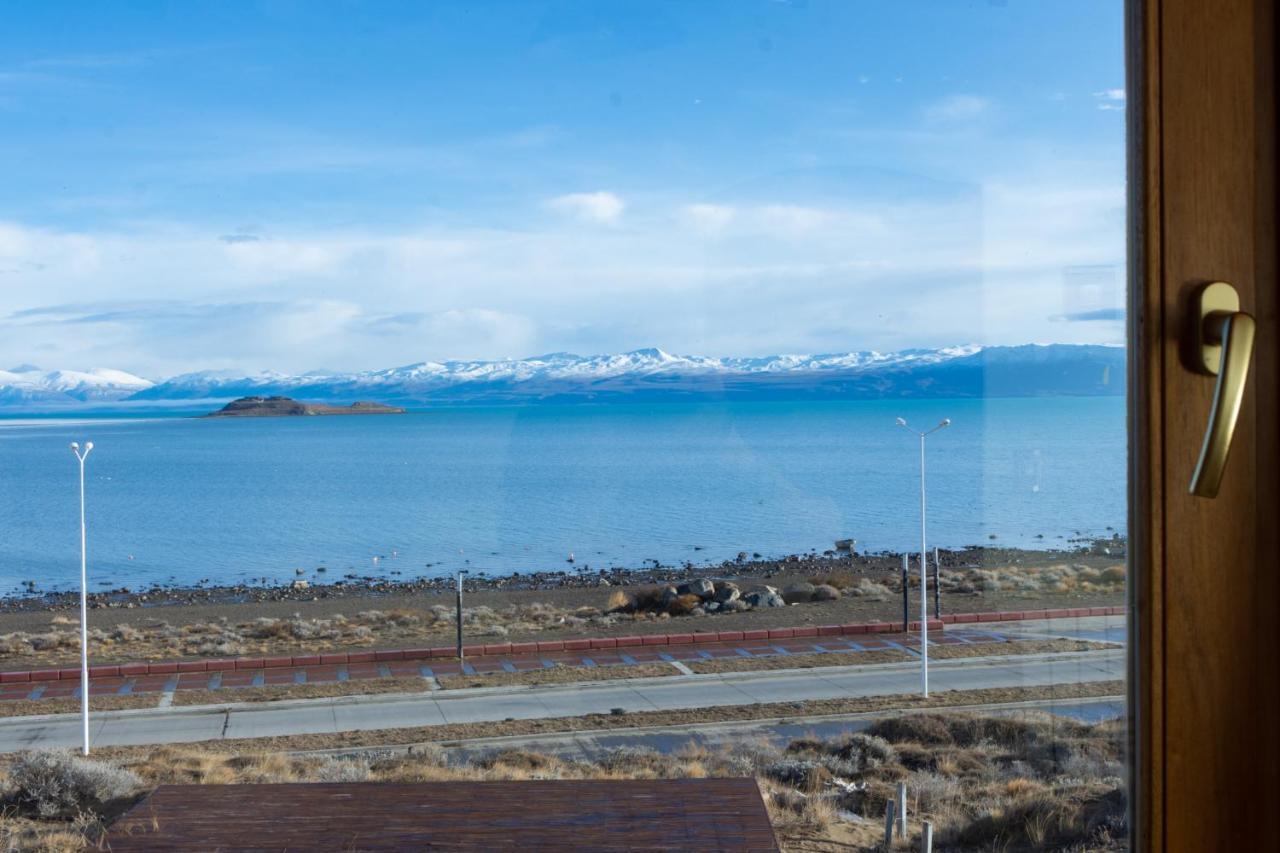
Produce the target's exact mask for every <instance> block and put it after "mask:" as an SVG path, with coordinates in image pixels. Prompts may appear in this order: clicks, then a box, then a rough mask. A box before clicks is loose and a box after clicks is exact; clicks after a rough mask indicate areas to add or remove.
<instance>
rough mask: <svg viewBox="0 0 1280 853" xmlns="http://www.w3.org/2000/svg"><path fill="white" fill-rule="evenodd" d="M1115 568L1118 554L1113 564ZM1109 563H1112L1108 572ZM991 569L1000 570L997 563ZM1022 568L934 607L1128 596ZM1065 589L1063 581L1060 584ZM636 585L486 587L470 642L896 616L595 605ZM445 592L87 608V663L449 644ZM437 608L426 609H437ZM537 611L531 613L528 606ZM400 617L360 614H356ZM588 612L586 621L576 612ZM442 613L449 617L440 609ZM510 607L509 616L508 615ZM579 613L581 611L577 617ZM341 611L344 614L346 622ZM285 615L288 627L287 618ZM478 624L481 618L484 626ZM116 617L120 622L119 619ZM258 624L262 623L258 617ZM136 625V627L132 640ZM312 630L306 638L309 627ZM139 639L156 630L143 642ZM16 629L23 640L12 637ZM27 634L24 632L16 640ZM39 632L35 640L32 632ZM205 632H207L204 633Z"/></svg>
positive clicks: (56, 660)
mask: <svg viewBox="0 0 1280 853" xmlns="http://www.w3.org/2000/svg"><path fill="white" fill-rule="evenodd" d="M1112 565H1113V566H1114V561H1112ZM1112 570H1113V571H1114V569H1112ZM995 571H996V572H998V571H999V570H998V569H997V570H995ZM1023 571H1025V570H1024V569H1022V568H1019V569H1017V570H1014V569H1009V570H1008V571H1007V572H1006V575H1005V576H1006V577H1007V578H1008V580H1007V581H1002V582H1001V583H1000V584H999V585H1000V588H998V589H984V590H979V591H974V592H963V593H961V592H944V594H943V596H942V612H943V613H944V614H945V613H973V612H978V613H981V612H991V611H1009V610H1037V609H1049V608H1067V607H1094V606H1113V605H1119V604H1123V603H1124V587H1123V575H1121V576H1120V580H1119V582H1118V583H1113V584H1112V585H1110V586H1108V587H1100V586H1095V585H1092V584H1083V585H1080V586H1078V587H1073V588H1071V589H1068V590H1066V591H1055V589H1054V588H1053V587H1050V586H1049V585H1048V584H1040V585H1039V587H1040V588H1034V587H1033V586H1032V585H1031V584H1028V583H1025V582H1023V579H1024V575H1023V574H1021V573H1022V572H1023ZM823 579H824V578H823V576H817V575H815V574H814V573H812V572H804V573H797V574H790V575H788V574H775V575H772V576H770V577H768V578H758V577H750V576H747V577H738V578H736V579H735V582H737V583H739V584H740V585H741V586H742V587H743V588H744V589H746V588H749V587H750V586H752V585H757V584H764V583H767V584H769V585H771V586H774V587H778V588H784V587H786V586H788V585H790V584H793V583H797V582H802V581H803V582H810V581H814V580H823ZM1058 586H1059V587H1060V586H1062V585H1061V584H1059V585H1058ZM636 589H640V587H629V588H628V587H622V588H619V587H603V588H568V589H545V590H485V591H479V592H475V593H469V594H468V595H467V596H466V599H465V602H464V603H465V606H466V608H467V609H468V611H474V612H476V613H480V612H482V611H485V612H489V614H490V615H489V616H486V617H485V619H484V620H481V621H480V622H478V623H477V624H476V625H471V624H467V625H465V626H464V628H465V630H464V637H465V639H466V641H467V642H472V643H498V642H508V641H515V642H521V641H528V640H553V639H562V638H575V637H609V636H626V635H634V634H654V633H669V632H670V633H678V632H686V631H689V632H697V631H740V630H753V629H762V628H788V627H799V626H806V625H828V624H846V623H856V622H872V621H887V622H897V621H901V619H902V610H903V608H902V597H901V594H900V593H898V592H891V593H889V594H878V595H866V594H859V595H855V594H845V595H843V596H842V597H840V598H839V599H838V600H834V601H822V602H805V603H800V604H792V605H790V606H786V607H775V608H757V609H753V610H748V611H744V612H736V613H716V614H705V615H686V616H671V615H669V614H666V613H643V614H634V615H632V614H628V615H620V616H616V617H615V616H610V615H607V614H604V613H603V611H604V610H605V609H606V608H607V607H608V604H609V600H610V597H611V596H613V595H615V594H616V593H618V592H620V591H621V592H628V591H634V590H636ZM453 604H454V600H453V596H452V595H448V594H442V593H438V592H432V593H421V594H414V595H409V594H389V595H381V594H371V595H368V596H365V597H354V596H347V597H343V598H338V599H317V600H315V601H283V602H253V603H219V604H195V605H168V606H161V607H140V608H135V609H127V610H126V609H111V610H105V609H99V610H94V611H91V612H90V614H89V624H90V628H91V629H97V630H98V631H99V632H102V633H101V636H100V637H99V639H96V640H95V639H92V638H91V641H90V659H91V661H92V662H94V663H117V662H125V661H137V660H178V659H191V658H198V657H219V658H223V657H236V656H245V655H259V654H267V655H271V654H289V653H293V654H300V653H309V652H316V651H328V652H333V651H356V650H360V651H363V650H368V649H378V648H404V647H421V646H440V645H451V644H452V643H453V642H454V637H455V627H454V625H453V623H452V621H449V620H451V619H452V609H453ZM433 608H434V611H433ZM529 609H534V610H539V609H540V610H541V611H543V612H541V613H539V614H538V615H537V618H536V619H533V620H531V619H529V618H526V617H525V615H524V612H525V611H528V610H529ZM908 610H909V612H910V614H911V615H912V617H913V618H915V617H916V615H917V614H918V613H919V603H918V595H917V594H916V592H915V590H912V591H911V594H910V595H909V599H908ZM371 612H372V613H374V614H408V615H409V617H408V618H407V619H404V620H400V621H396V620H395V619H381V620H374V619H372V618H370V619H367V620H364V621H363V622H361V616H362V614H367V613H371ZM582 613H586V614H587V616H586V617H585V618H582V616H581V615H580V614H582ZM442 614H443V616H444V617H445V618H442ZM508 614H514V615H508ZM575 614H579V615H575ZM264 620H266V621H270V620H275V621H277V622H280V623H282V624H281V625H279V626H277V628H279V629H280V630H275V629H273V630H270V631H265V630H257V629H254V630H255V631H256V633H253V634H251V635H250V636H249V637H240V638H236V640H235V642H232V643H226V642H223V641H222V637H221V635H220V633H219V631H220V630H222V629H219V630H213V627H214V626H219V625H221V626H224V627H228V626H229V627H235V626H244V625H248V624H250V623H262V622H263V621H264ZM333 620H338V621H339V622H340V623H342V624H343V625H346V626H347V627H349V628H351V629H352V630H335V629H332V628H329V629H326V630H325V631H315V632H312V631H304V630H301V629H305V628H307V627H308V626H307V625H299V624H298V623H313V624H321V623H323V624H326V625H329V624H330V623H332V622H333ZM342 620H349V622H342ZM285 622H291V623H293V630H292V631H291V630H289V627H290V626H288V625H285V624H283V623H285ZM481 623H482V624H481ZM121 626H123V627H121ZM259 627H260V626H259ZM77 631H78V623H77V621H76V619H75V614H74V613H72V614H68V613H65V612H61V611H59V612H49V611H18V612H5V613H0V670H19V669H27V668H38V667H46V666H66V665H72V664H74V663H75V661H76V660H77V659H78V651H79V643H78V639H77V637H76V633H77ZM139 633H140V634H141V635H143V636H141V637H139V636H138V635H139ZM310 634H314V636H309V635H310ZM147 637H153V638H154V639H153V640H148V639H147ZM13 638H18V640H20V641H12V640H13ZM24 638H25V639H24ZM32 638H37V639H38V640H39V642H36V640H33V639H32ZM206 638H207V639H206Z"/></svg>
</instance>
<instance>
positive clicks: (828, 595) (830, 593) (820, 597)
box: [813, 583, 840, 601]
mask: <svg viewBox="0 0 1280 853" xmlns="http://www.w3.org/2000/svg"><path fill="white" fill-rule="evenodd" d="M839 597H840V590H838V589H836V588H835V587H834V586H829V585H828V584H825V583H824V584H819V585H818V586H815V587H814V588H813V600H814V601H835V600H836V599H838V598H839Z"/></svg>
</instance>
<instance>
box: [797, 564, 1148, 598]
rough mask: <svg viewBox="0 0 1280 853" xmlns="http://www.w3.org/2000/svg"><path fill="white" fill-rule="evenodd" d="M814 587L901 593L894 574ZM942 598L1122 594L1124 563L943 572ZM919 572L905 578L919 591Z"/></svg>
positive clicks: (823, 578) (853, 576) (838, 575)
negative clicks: (985, 594) (1038, 594)
mask: <svg viewBox="0 0 1280 853" xmlns="http://www.w3.org/2000/svg"><path fill="white" fill-rule="evenodd" d="M809 582H810V583H812V584H815V585H824V584H825V585H827V586H832V587H835V588H836V589H838V590H840V591H841V592H842V593H844V594H845V595H859V596H869V597H872V598H876V597H884V596H888V595H900V594H901V593H902V580H901V578H900V576H898V575H896V574H889V575H883V576H880V577H879V578H878V579H875V580H873V579H871V578H869V577H867V576H866V575H863V574H858V573H855V572H835V573H831V574H825V575H818V576H815V577H812V578H810V579H809ZM938 582H939V587H940V589H941V590H942V593H943V595H947V594H960V595H981V594H982V593H993V592H1005V593H1009V592H1013V593H1036V592H1039V593H1054V594H1067V593H1099V592H1101V593H1109V592H1121V591H1123V590H1124V585H1125V564H1124V563H1116V564H1115V565H1111V566H1104V567H1101V568H1099V567H1094V566H1087V565H1084V564H1081V563H1055V564H1053V565H1048V566H1019V565H1010V566H983V567H975V568H968V569H943V570H942V571H941V573H940V574H939V576H938ZM919 585H920V580H919V577H918V573H911V574H909V575H908V576H907V586H908V587H910V588H912V589H918V588H919Z"/></svg>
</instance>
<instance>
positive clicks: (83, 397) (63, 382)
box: [0, 364, 155, 405]
mask: <svg viewBox="0 0 1280 853" xmlns="http://www.w3.org/2000/svg"><path fill="white" fill-rule="evenodd" d="M154 384H155V383H153V382H151V381H150V380H148V379H143V378H142V377H140V376H134V375H133V374H132V373H126V372H124V371H123V370H112V369H110V368H105V367H94V368H90V369H89V370H48V371H45V370H41V369H40V368H38V367H35V366H33V365H30V364H23V365H19V366H18V367H15V368H13V369H12V370H0V405H27V404H32V403H40V404H51V403H52V404H74V403H88V402H103V401H113V400H123V399H126V398H127V397H131V396H133V395H134V394H137V393H138V392H140V391H145V390H147V389H148V388H151V387H152V386H153V385H154Z"/></svg>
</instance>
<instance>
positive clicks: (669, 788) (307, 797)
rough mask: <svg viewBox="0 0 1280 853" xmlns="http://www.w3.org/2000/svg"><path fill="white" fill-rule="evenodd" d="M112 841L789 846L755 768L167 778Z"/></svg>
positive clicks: (249, 847) (205, 846)
mask: <svg viewBox="0 0 1280 853" xmlns="http://www.w3.org/2000/svg"><path fill="white" fill-rule="evenodd" d="M107 847H108V849H110V850H118V851H151V850H178V851H183V850H215V849H216V850H221V851H256V850H263V851H266V850H271V851H286V850H297V851H303V850H352V851H354V850H370V851H382V850H422V849H431V848H435V847H448V848H450V849H475V850H503V849H513V848H520V849H523V850H548V851H550V850H556V851H560V850H710V851H777V850H778V845H777V841H776V839H775V837H774V834H773V828H772V826H771V825H770V823H769V815H768V812H767V811H766V809H765V806H764V801H763V799H762V798H761V794H760V790H759V788H758V786H757V785H756V783H755V780H753V779H662V780H608V781H596V780H536V781H527V782H525V781H520V782H429V783H422V784H392V783H373V782H370V783H358V784H338V783H333V784H329V783H314V784H285V785H162V786H160V787H159V788H157V789H156V790H155V791H154V792H153V793H152V794H151V795H150V796H148V797H147V798H146V799H145V800H143V801H142V802H141V803H139V804H138V805H137V806H135V807H134V808H133V809H131V810H130V811H129V812H128V813H127V814H126V815H124V816H123V817H122V818H121V819H120V820H118V821H117V822H116V823H115V824H114V825H113V826H112V827H111V829H110V831H109V833H108V836H107Z"/></svg>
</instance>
